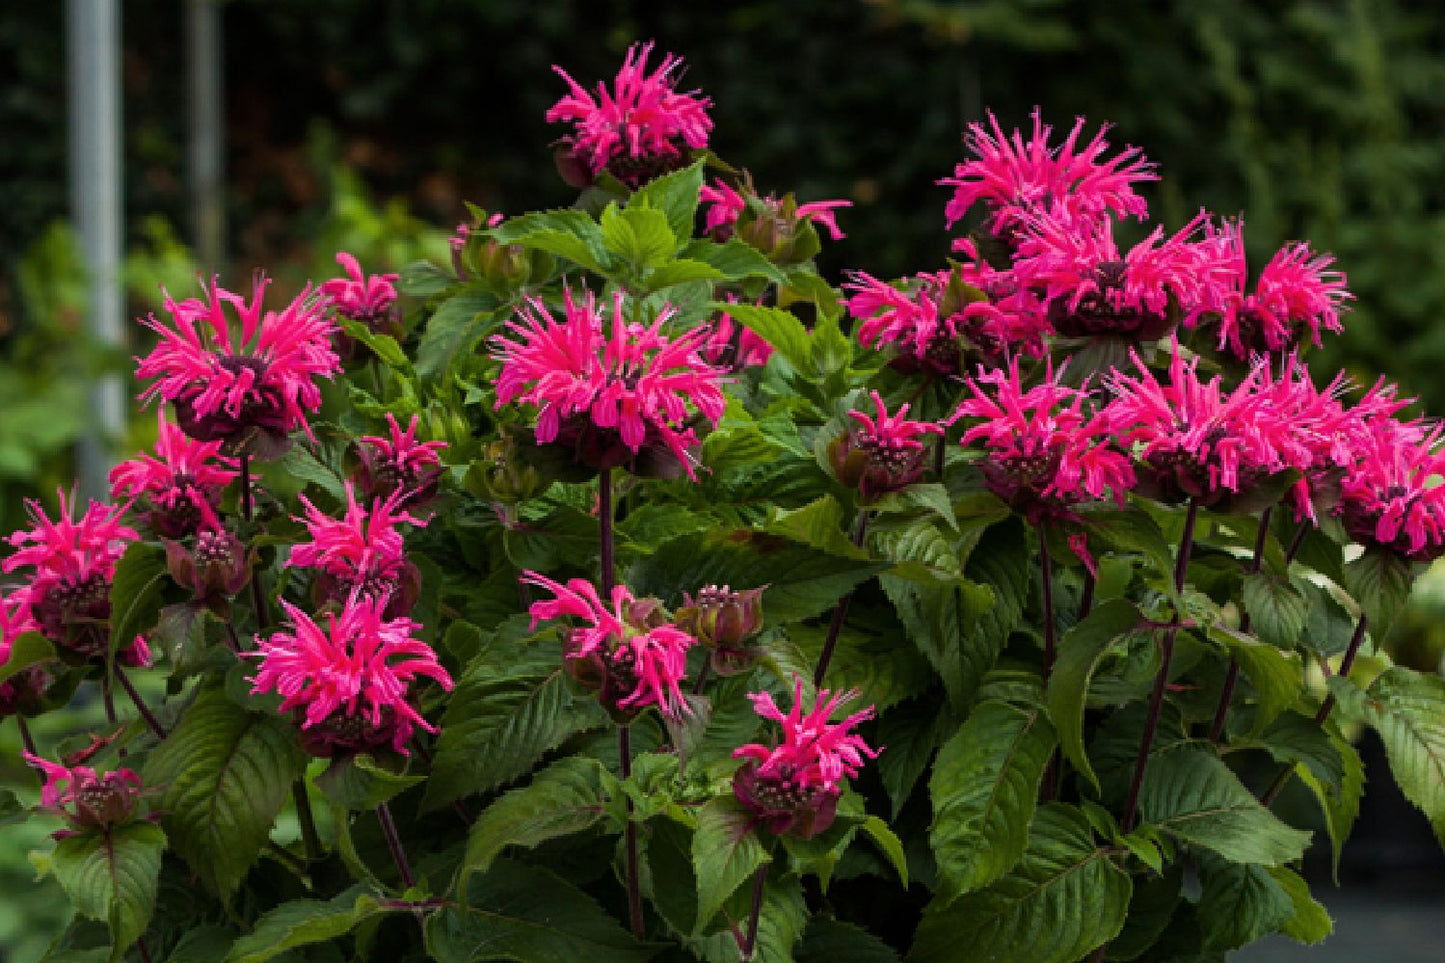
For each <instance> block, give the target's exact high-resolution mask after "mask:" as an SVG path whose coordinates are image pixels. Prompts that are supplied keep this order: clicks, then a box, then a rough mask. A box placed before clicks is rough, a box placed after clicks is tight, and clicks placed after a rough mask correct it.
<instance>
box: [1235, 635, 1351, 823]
mask: <svg viewBox="0 0 1445 963" xmlns="http://www.w3.org/2000/svg"><path fill="white" fill-rule="evenodd" d="M1368 627H1369V619H1368V618H1366V617H1365V616H1364V615H1363V614H1361V615H1360V620H1359V621H1358V622H1356V623H1355V633H1354V635H1351V636H1350V645H1349V648H1347V649H1345V657H1344V658H1343V659H1341V660H1340V672H1339V674H1340V675H1341V676H1343V677H1347V676H1349V674H1350V670H1351V669H1352V668H1354V666H1355V656H1356V655H1358V654H1359V652H1360V645H1361V644H1362V643H1363V642H1364V641H1365V630H1366V629H1367V628H1368ZM1326 674H1328V666H1327V667H1326ZM1334 708H1335V695H1334V693H1333V692H1331V693H1329V694H1328V695H1326V696H1325V701H1324V702H1321V703H1320V708H1319V711H1318V712H1316V713H1315V725H1317V726H1322V725H1324V724H1325V721H1326V720H1327V719H1329V717H1330V712H1332V711H1333V710H1334ZM1294 768H1295V767H1294V764H1293V763H1291V764H1289V765H1287V766H1285V767H1284V768H1283V769H1281V770H1280V771H1279V775H1277V776H1275V777H1274V782H1272V783H1270V785H1269V788H1268V789H1266V790H1265V791H1264V795H1262V796H1260V797H1259V801H1260V802H1261V803H1263V804H1264V805H1266V806H1268V805H1270V804H1271V803H1273V802H1274V801H1275V800H1276V799H1278V798H1279V794H1280V793H1281V792H1284V787H1285V786H1287V785H1289V777H1290V776H1292V775H1294Z"/></svg>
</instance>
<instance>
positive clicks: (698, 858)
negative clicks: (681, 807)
mask: <svg viewBox="0 0 1445 963" xmlns="http://www.w3.org/2000/svg"><path fill="white" fill-rule="evenodd" d="M753 823H754V818H753V814H752V813H750V812H749V811H748V810H746V809H744V808H743V806H742V804H741V803H740V802H738V801H737V799H736V798H735V797H733V796H732V794H728V795H726V796H717V797H714V798H713V799H710V800H709V801H708V802H707V803H706V804H704V805H703V807H702V808H701V809H699V810H698V811H697V829H696V830H695V831H694V833H693V837H692V868H693V872H694V873H695V874H696V876H697V925H698V926H699V927H705V926H707V925H708V923H709V922H710V921H711V920H712V918H713V917H714V916H716V915H717V912H718V910H720V909H722V906H723V904H724V903H725V902H727V899H728V897H729V896H731V895H732V894H733V891H734V890H736V889H737V888H738V887H739V886H742V885H743V883H744V882H746V881H747V880H750V879H752V878H753V874H754V873H755V872H756V871H757V869H758V867H759V866H762V865H763V864H764V863H767V862H768V861H769V859H768V854H767V851H766V850H764V849H763V844H762V843H761V842H759V841H758V836H757V833H755V832H754V831H753Z"/></svg>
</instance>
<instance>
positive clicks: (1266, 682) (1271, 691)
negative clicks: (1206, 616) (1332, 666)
mask: <svg viewBox="0 0 1445 963" xmlns="http://www.w3.org/2000/svg"><path fill="white" fill-rule="evenodd" d="M1301 601H1303V599H1301ZM1209 637H1210V638H1211V639H1213V640H1214V641H1216V642H1219V643H1220V644H1222V645H1223V646H1224V647H1225V648H1226V649H1228V650H1229V654H1230V655H1231V656H1233V657H1234V659H1235V660H1236V661H1237V662H1238V663H1239V665H1240V668H1242V669H1243V670H1244V674H1245V675H1246V676H1247V677H1248V678H1249V681H1250V683H1251V684H1252V685H1253V686H1254V691H1255V695H1256V697H1257V701H1256V705H1255V712H1254V725H1253V727H1252V729H1251V730H1250V731H1251V734H1257V733H1259V732H1260V731H1261V730H1262V729H1264V727H1265V726H1267V725H1269V724H1270V723H1271V722H1273V721H1274V720H1275V719H1276V718H1277V717H1278V716H1279V714H1280V713H1281V712H1283V711H1284V710H1286V709H1288V708H1289V707H1290V706H1292V705H1294V701H1295V700H1296V699H1298V698H1299V694H1300V690H1301V689H1302V688H1303V687H1304V665H1303V664H1302V663H1301V662H1300V660H1299V656H1298V655H1296V654H1295V653H1293V652H1285V651H1283V650H1281V649H1278V648H1276V647H1275V646H1273V645H1271V644H1269V643H1268V642H1260V641H1257V640H1256V639H1253V638H1251V637H1250V636H1248V635H1241V634H1240V633H1238V632H1235V631H1232V630H1230V629H1226V628H1224V627H1223V626H1211V627H1210V629H1209Z"/></svg>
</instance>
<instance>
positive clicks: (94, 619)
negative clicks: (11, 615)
mask: <svg viewBox="0 0 1445 963" xmlns="http://www.w3.org/2000/svg"><path fill="white" fill-rule="evenodd" d="M25 506H26V508H27V509H28V510H29V512H30V518H31V520H32V521H33V522H34V525H33V526H32V527H31V528H29V529H21V530H20V531H18V532H15V533H14V534H12V535H11V536H10V537H9V539H8V541H9V542H10V544H11V545H12V546H14V547H15V548H16V549H17V551H16V552H15V553H14V554H13V555H11V556H10V557H9V558H7V559H6V560H5V562H4V564H3V565H0V569H3V570H4V571H5V572H7V573H9V572H13V571H15V570H17V569H20V568H26V567H28V568H31V569H32V570H33V572H32V574H31V576H30V581H29V583H28V584H26V585H25V586H24V587H23V588H21V589H20V590H19V591H18V593H17V594H20V595H23V597H24V599H25V604H26V605H27V607H28V608H29V610H30V613H31V615H32V617H33V618H34V619H35V622H36V623H37V624H38V625H39V626H40V631H41V632H43V633H44V634H45V636H46V638H48V639H50V641H52V642H54V643H55V644H56V645H58V646H60V647H62V648H64V649H66V650H68V651H71V652H74V653H76V654H77V655H79V656H80V657H82V658H85V659H103V658H105V657H106V654H107V653H108V652H109V651H110V631H109V628H108V627H107V622H108V620H109V619H110V581H111V579H112V578H113V577H114V576H115V566H116V563H117V562H118V561H120V557H121V556H122V555H124V554H125V549H126V545H127V544H129V543H130V542H133V541H135V540H136V539H137V538H139V536H138V535H137V534H136V531H135V529H133V528H130V527H129V526H127V525H124V524H122V523H121V518H122V517H123V516H124V515H125V512H126V506H123V505H120V506H117V505H104V504H101V503H100V502H97V501H92V502H91V503H90V504H89V506H88V507H87V508H86V511H85V514H84V515H83V516H81V517H80V518H79V519H78V520H77V519H76V518H75V517H74V516H75V508H74V504H73V497H70V498H68V497H66V495H65V492H64V491H62V492H60V519H59V520H58V521H54V522H52V521H51V520H50V518H49V516H47V515H46V514H45V510H44V509H43V508H42V507H41V506H40V503H39V502H38V501H35V500H33V499H30V500H27V501H26V503H25ZM119 657H120V658H121V660H122V661H123V662H125V663H126V664H130V665H144V664H146V663H147V662H148V661H149V653H148V652H147V651H145V647H144V643H142V644H141V645H140V646H136V645H129V646H126V647H125V648H123V649H121V651H120V655H119Z"/></svg>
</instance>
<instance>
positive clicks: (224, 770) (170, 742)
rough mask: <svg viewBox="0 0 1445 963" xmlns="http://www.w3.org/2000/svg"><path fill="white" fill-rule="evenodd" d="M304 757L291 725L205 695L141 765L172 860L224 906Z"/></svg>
mask: <svg viewBox="0 0 1445 963" xmlns="http://www.w3.org/2000/svg"><path fill="white" fill-rule="evenodd" d="M305 763H306V757H305V756H304V755H303V754H302V752H301V750H300V749H299V748H298V747H297V745H296V734H295V731H294V730H293V729H292V727H291V725H290V723H288V722H287V721H286V720H284V719H281V718H279V717H277V716H274V715H269V714H267V715H261V714H257V713H253V712H248V711H246V710H245V709H244V708H242V707H240V706H238V705H236V704H235V703H234V702H232V701H231V700H230V699H229V698H228V697H227V695H226V693H225V691H224V690H223V689H222V688H220V687H213V688H209V689H205V690H204V691H202V692H201V693H200V695H199V696H197V697H196V701H195V702H194V703H192V704H191V706H190V707H189V708H188V709H186V711H185V713H184V714H183V715H182V716H181V720H180V723H179V724H178V725H177V726H176V728H175V729H174V730H173V731H172V732H171V734H170V735H169V736H168V737H167V738H166V740H165V741H164V742H162V743H161V744H160V746H159V747H157V748H156V749H155V751H153V752H152V753H151V754H150V756H149V757H148V758H147V759H146V764H145V771H144V779H145V783H146V785H148V786H156V787H158V788H159V790H160V791H159V794H158V796H157V799H156V809H158V810H159V811H160V812H161V813H162V817H161V821H162V825H163V826H164V827H165V830H166V834H167V836H169V838H170V841H171V848H172V849H173V850H174V851H175V853H176V855H178V856H180V857H181V858H182V859H184V860H185V861H186V862H187V863H188V864H189V865H190V867H191V869H192V870H194V871H195V873H196V874H197V875H198V876H199V877H200V878H201V880H202V881H203V882H204V883H205V884H206V886H207V887H208V888H209V889H211V890H212V891H213V892H215V893H217V894H218V895H220V896H221V897H222V898H223V899H224V898H226V897H229V896H230V894H231V893H232V892H234V891H235V889H236V887H237V886H239V885H240V883H241V880H242V879H243V878H244V877H245V875H246V872H247V871H248V870H249V869H250V868H251V865H252V864H253V863H254V862H255V861H256V858H257V856H259V855H260V853H261V847H262V846H263V845H264V844H265V842H266V840H267V838H268V837H269V835H270V832H271V825H272V823H274V822H275V820H276V816H277V814H278V813H280V812H281V808H282V807H283V806H284V805H285V804H286V800H287V798H288V797H289V794H290V790H291V784H292V782H294V781H295V780H296V779H297V778H298V777H299V776H300V775H301V773H302V771H303V769H304V766H305Z"/></svg>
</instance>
